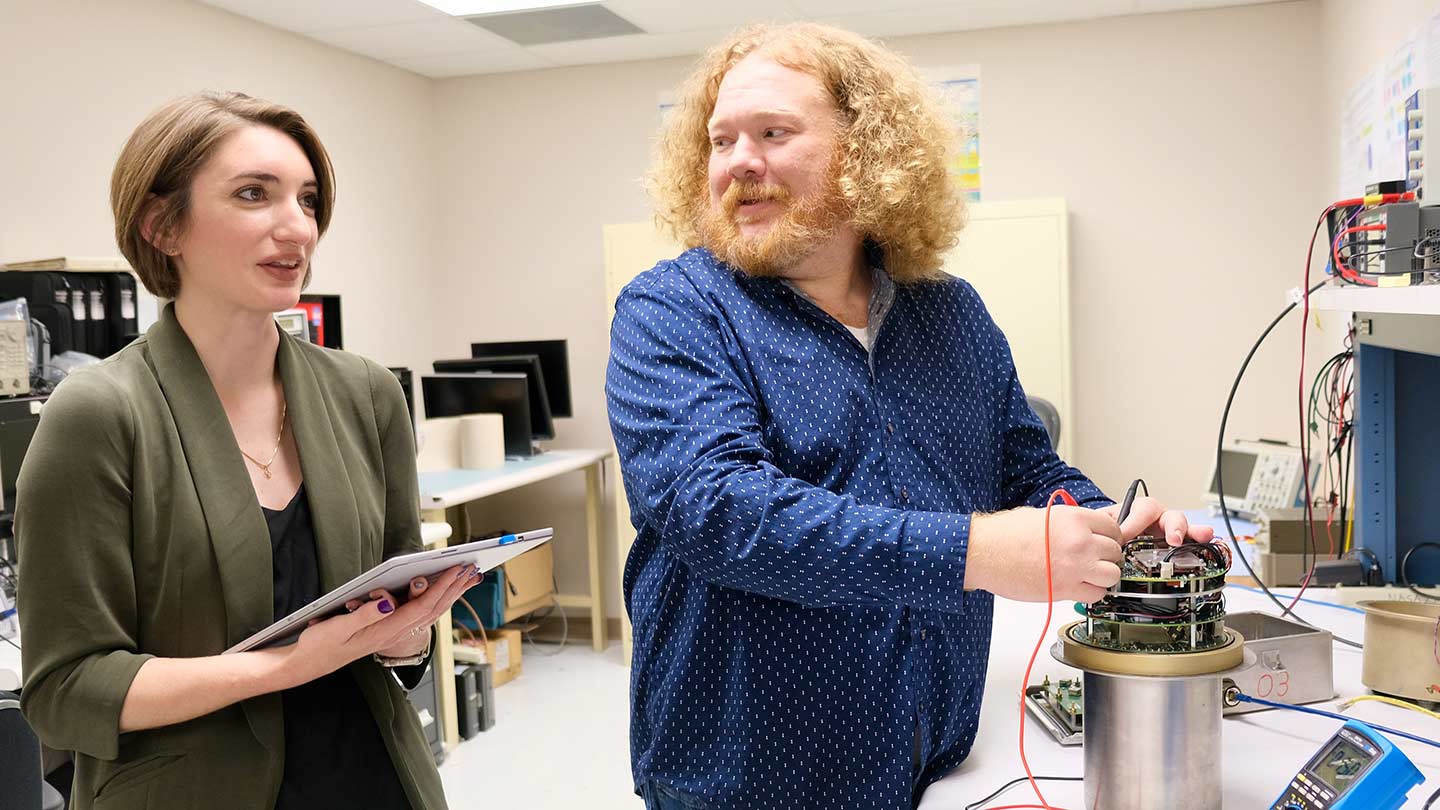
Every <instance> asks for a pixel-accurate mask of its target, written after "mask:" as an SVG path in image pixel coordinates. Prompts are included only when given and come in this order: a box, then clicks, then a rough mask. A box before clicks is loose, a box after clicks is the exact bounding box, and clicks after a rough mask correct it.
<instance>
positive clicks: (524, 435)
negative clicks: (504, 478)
mask: <svg viewBox="0 0 1440 810" xmlns="http://www.w3.org/2000/svg"><path fill="white" fill-rule="evenodd" d="M527 387H528V383H527V381H526V379H525V375H524V374H435V375H427V376H423V377H421V378H420V393H421V396H423V397H424V399H425V416H426V418H427V419H438V418H440V417H445V416H469V415H470V414H472V413H498V414H500V415H501V416H503V417H504V421H505V455H507V456H521V457H524V456H531V455H534V452H535V451H534V445H532V444H531V436H530V402H529V399H530V397H529V394H528V391H527Z"/></svg>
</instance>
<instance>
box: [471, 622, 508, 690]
mask: <svg viewBox="0 0 1440 810" xmlns="http://www.w3.org/2000/svg"><path fill="white" fill-rule="evenodd" d="M475 635H476V642H471V641H470V640H469V639H468V638H467V639H465V640H463V641H457V642H456V644H455V647H454V656H455V660H456V661H463V662H465V663H467V664H489V665H490V672H491V674H492V675H493V676H494V685H495V686H500V685H501V684H506V683H509V682H511V681H513V680H515V679H516V678H517V677H519V676H520V670H521V660H520V631H519V630H511V629H509V628H504V627H502V628H500V629H499V630H487V631H485V640H484V642H483V645H484V646H480V643H478V642H479V635H480V634H479V633H476V634H475Z"/></svg>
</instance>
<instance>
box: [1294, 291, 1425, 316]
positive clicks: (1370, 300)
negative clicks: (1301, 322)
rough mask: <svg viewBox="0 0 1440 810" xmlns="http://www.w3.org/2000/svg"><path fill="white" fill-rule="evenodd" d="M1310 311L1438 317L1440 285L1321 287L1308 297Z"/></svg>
mask: <svg viewBox="0 0 1440 810" xmlns="http://www.w3.org/2000/svg"><path fill="white" fill-rule="evenodd" d="M1310 308H1311V309H1327V310H1339V311H1343V312H1382V313H1391V314H1397V315H1440V284H1428V285H1425V286H1422V287H1349V286H1346V287H1322V288H1321V289H1319V290H1316V291H1315V293H1314V294H1313V295H1311V296H1310Z"/></svg>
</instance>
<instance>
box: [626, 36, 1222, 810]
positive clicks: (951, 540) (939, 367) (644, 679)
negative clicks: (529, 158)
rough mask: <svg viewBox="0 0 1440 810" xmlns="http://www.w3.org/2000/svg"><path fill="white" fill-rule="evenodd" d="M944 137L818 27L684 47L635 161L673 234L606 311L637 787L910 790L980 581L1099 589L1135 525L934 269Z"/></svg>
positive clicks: (861, 805) (902, 803)
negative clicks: (689, 71)
mask: <svg viewBox="0 0 1440 810" xmlns="http://www.w3.org/2000/svg"><path fill="white" fill-rule="evenodd" d="M952 139H953V133H952V132H951V131H950V128H949V126H948V124H947V119H946V117H945V115H944V114H943V112H942V111H941V110H940V108H939V107H938V105H937V104H936V102H935V101H934V100H933V99H932V97H931V95H930V92H929V90H928V89H927V86H926V85H925V83H924V82H923V81H922V80H921V79H920V78H919V77H918V75H917V74H916V72H915V71H914V69H913V68H911V67H910V66H909V65H908V64H907V63H906V62H905V61H904V60H903V59H902V58H901V57H899V56H898V55H896V54H895V53H893V52H891V51H889V50H887V49H885V48H883V47H881V46H879V45H877V44H875V43H872V42H870V41H868V40H865V39H864V38H861V37H859V36H856V35H854V34H851V33H848V32H845V31H841V30H838V29H835V28H831V27H827V26H820V25H814V24H806V23H797V24H788V25H761V26H755V27H752V28H748V29H745V30H743V31H741V32H739V33H737V34H735V35H734V36H732V37H731V38H730V39H729V40H727V41H726V42H724V43H722V44H720V45H719V46H717V47H715V48H714V49H712V50H710V51H709V52H708V53H706V54H705V55H704V56H703V57H702V58H701V60H700V63H699V66H698V67H697V69H696V71H695V73H694V75H693V76H692V77H691V78H690V80H689V81H688V82H687V84H686V85H685V87H684V89H683V91H682V94H681V98H680V101H679V104H678V105H677V107H676V108H675V109H674V111H673V112H672V113H671V115H670V117H669V119H668V120H667V123H666V126H665V129H664V132H663V135H662V139H661V142H660V146H659V150H658V154H657V158H656V161H655V164H654V167H653V168H652V170H651V172H650V175H649V178H648V180H649V187H650V190H651V192H652V195H653V197H654V199H655V202H656V216H657V219H658V221H659V222H660V223H661V224H662V225H664V226H666V227H668V228H669V229H670V230H671V231H672V232H673V233H674V234H675V235H676V236H677V237H679V238H680V239H681V240H682V241H683V242H685V243H686V245H687V246H688V247H689V248H690V249H689V250H686V251H685V252H684V253H683V254H681V255H680V256H679V257H677V258H676V259H674V260H671V261H665V262H661V263H660V264H659V265H657V266H656V267H655V268H654V269H652V270H650V271H648V272H646V273H643V274H641V275H640V276H639V277H637V278H636V279H635V281H633V282H632V283H631V284H629V285H628V286H627V287H626V288H625V290H624V291H623V292H622V293H621V295H620V298H619V300H618V301H617V302H616V305H615V306H616V311H615V320H614V326H613V329H612V334H611V359H610V367H609V372H608V376H607V382H606V392H607V397H608V400H609V407H610V421H611V427H612V430H613V432H614V435H615V441H616V445H617V447H618V448H619V451H620V457H621V461H622V469H623V472H624V478H625V486H626V493H627V497H628V498H629V500H630V507H631V514H632V516H633V519H634V522H635V527H636V530H637V534H638V536H637V539H636V542H635V546H634V548H633V550H632V551H631V553H630V557H629V560H628V562H627V565H626V570H625V592H626V603H627V608H628V610H629V612H630V616H631V620H632V621H633V623H634V626H635V648H634V660H633V672H632V676H631V677H632V684H631V687H632V689H631V699H632V713H631V748H632V763H633V770H634V777H635V787H636V792H637V793H640V794H641V795H642V796H644V797H645V799H646V802H647V806H649V807H650V808H652V810H654V809H656V808H658V809H659V810H674V809H675V808H708V809H709V810H730V809H731V808H734V809H735V810H739V809H740V808H746V809H747V810H750V809H753V808H776V809H778V808H785V810H794V809H795V808H824V810H842V809H844V808H855V810H877V809H884V810H889V809H890V808H896V809H897V810H898V808H909V807H912V806H913V805H915V804H918V803H919V800H920V796H921V794H922V792H923V791H924V789H925V787H926V786H927V785H929V784H931V783H933V782H934V781H935V780H936V779H939V778H940V777H941V776H943V775H944V774H945V773H946V772H948V771H950V770H951V769H953V768H954V767H955V766H956V765H958V764H959V763H960V762H961V761H962V760H963V759H964V758H965V756H966V755H967V754H968V753H969V751H970V747H971V745H972V743H973V742H974V739H975V734H976V730H977V727H978V722H979V714H980V700H981V695H982V693H983V691H984V682H985V664H986V659H987V654H988V650H989V643H990V630H991V612H992V604H993V596H992V594H995V595H1001V596H1005V597H1008V598H1012V599H1028V600H1043V599H1044V598H1045V594H1046V589H1045V580H1046V574H1045V571H1046V565H1047V561H1046V559H1045V554H1044V531H1045V529H1044V511H1043V509H1042V508H1041V507H1043V506H1044V504H1045V503H1046V500H1047V499H1048V497H1049V496H1050V494H1051V493H1052V492H1054V491H1055V490H1056V489H1057V488H1062V487H1063V488H1065V489H1066V490H1068V491H1069V492H1070V493H1071V494H1072V495H1073V496H1074V497H1075V498H1076V500H1078V501H1079V503H1080V506H1077V507H1066V506H1059V507H1056V508H1055V509H1054V511H1053V513H1052V515H1051V527H1050V534H1051V544H1052V553H1051V561H1050V564H1051V566H1052V568H1053V576H1054V583H1055V595H1056V596H1057V597H1058V598H1061V599H1079V600H1083V601H1086V602H1090V601H1094V600H1096V599H1098V598H1099V597H1100V596H1101V594H1103V593H1104V589H1105V588H1107V587H1109V586H1112V585H1114V584H1115V583H1116V582H1117V581H1118V579H1119V576H1120V570H1119V568H1118V566H1117V564H1116V563H1117V561H1118V560H1119V559H1120V543H1121V542H1122V541H1123V540H1124V539H1127V538H1130V537H1134V536H1136V535H1139V534H1140V533H1141V532H1142V531H1144V532H1147V533H1152V534H1162V535H1164V536H1165V537H1166V538H1167V539H1168V540H1170V541H1171V542H1173V543H1179V542H1181V540H1182V538H1184V537H1185V536H1186V535H1189V536H1190V537H1192V538H1194V539H1197V540H1209V539H1210V536H1211V533H1210V531H1209V530H1208V529H1206V528H1202V527H1193V528H1192V527H1190V526H1189V525H1188V524H1187V523H1186V521H1185V518H1184V516H1183V515H1182V514H1180V513H1178V512H1173V511H1166V510H1165V509H1164V508H1163V507H1161V506H1160V505H1159V503H1157V502H1156V501H1154V500H1153V499H1150V498H1142V499H1139V500H1137V501H1136V502H1135V505H1134V508H1133V510H1132V512H1131V513H1130V516H1129V517H1128V518H1127V519H1126V520H1125V522H1124V524H1123V525H1120V524H1119V523H1117V518H1118V514H1117V509H1116V507H1115V506H1114V505H1113V503H1112V502H1111V501H1110V500H1109V499H1107V498H1106V497H1105V495H1104V494H1103V493H1101V492H1100V490H1099V488H1097V487H1096V486H1095V485H1094V484H1093V483H1091V482H1090V481H1089V480H1088V479H1087V478H1086V477H1085V476H1084V475H1082V474H1081V473H1080V471H1079V470H1076V469H1075V468H1073V467H1070V466H1068V465H1067V464H1065V463H1064V462H1063V461H1061V460H1060V459H1059V458H1058V457H1057V456H1056V455H1055V453H1054V451H1053V450H1052V449H1051V447H1050V443H1049V441H1048V438H1047V434H1046V432H1045V429H1044V427H1043V426H1042V425H1041V423H1040V421H1039V419H1038V418H1037V417H1036V416H1035V414H1034V412H1033V411H1032V410H1031V409H1030V407H1029V405H1028V404H1027V401H1026V399H1025V394H1024V391H1023V389H1022V388H1021V386H1020V382H1019V380H1018V379H1017V376H1016V373H1015V366H1014V363H1013V361H1012V360H1011V356H1010V350H1009V346H1008V344H1007V343H1006V341H1005V337H1004V335H1003V334H1002V333H1001V332H1000V330H999V329H998V328H996V326H995V324H994V322H993V321H992V320H991V319H990V316H989V315H988V314H987V313H986V311H985V307H984V305H983V304H982V303H981V302H980V299H979V297H978V296H977V295H976V294H975V291H974V290H973V289H972V288H971V287H970V285H969V284H967V283H965V282H964V281H962V280H960V279H958V278H953V277H951V276H949V275H947V274H945V273H944V271H943V270H942V267H941V265H942V260H943V255H944V253H945V252H946V251H947V250H949V249H950V248H951V247H953V246H954V244H955V241H956V235H957V233H958V232H959V230H960V228H961V226H962V224H963V207H962V205H961V203H960V201H959V199H958V197H957V193H956V191H955V187H954V185H953V184H952V181H951V180H950V178H949V177H948V174H947V171H946V162H945V157H946V151H947V149H948V148H949V146H950V144H951V142H952Z"/></svg>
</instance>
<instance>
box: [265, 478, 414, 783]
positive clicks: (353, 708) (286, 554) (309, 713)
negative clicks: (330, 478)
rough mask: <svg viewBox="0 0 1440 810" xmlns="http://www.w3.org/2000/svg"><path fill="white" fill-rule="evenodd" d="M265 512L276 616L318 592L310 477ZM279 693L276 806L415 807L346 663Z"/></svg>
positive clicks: (303, 603) (279, 617)
mask: <svg viewBox="0 0 1440 810" xmlns="http://www.w3.org/2000/svg"><path fill="white" fill-rule="evenodd" d="M264 512H265V522H266V523H267V524H268V525H269V527H270V553H271V559H272V560H273V562H274V573H275V618H276V619H277V620H278V619H282V618H284V617H285V616H288V615H290V614H291V613H293V612H295V611H296V610H298V609H299V608H301V607H304V606H305V605H307V604H309V603H311V602H313V601H315V600H316V599H318V598H320V596H321V593H320V565H319V563H318V561H317V559H316V553H315V527H314V524H312V523H311V520H310V505H309V504H308V503H307V502H306V499H305V487H304V485H301V487H300V489H299V490H298V491H296V493H295V497H294V498H292V499H291V501H290V504H289V505H288V506H286V507H285V508H284V509H282V510H280V511H276V510H274V509H265V510H264ZM280 698H281V705H282V708H283V713H284V716H285V775H284V778H283V779H282V780H281V782H280V798H279V800H278V801H276V803H275V808H276V810H300V809H301V808H304V809H305V810H324V808H337V810H342V809H343V810H354V808H356V807H365V808H383V809H384V810H391V809H392V808H393V810H410V801H409V800H408V799H407V798H405V789H404V788H403V787H402V786H401V785H400V779H399V777H398V776H396V774H395V764H394V762H393V761H391V759H390V753H389V751H387V750H386V749H385V741H384V740H383V739H381V737H380V729H379V728H378V727H377V726H376V725H375V715H374V713H373V712H371V710H370V705H369V704H368V703H366V702H365V696H364V695H363V694H361V692H360V686H359V684H357V683H356V682H355V676H354V675H352V674H351V673H350V670H349V669H348V668H341V669H339V670H337V671H335V672H332V673H330V674H329V675H326V676H324V677H322V678H317V679H315V680H313V681H311V682H310V683H307V684H302V685H301V686H297V687H295V688H294V689H287V690H286V691H284V692H282V693H281V694H280Z"/></svg>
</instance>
